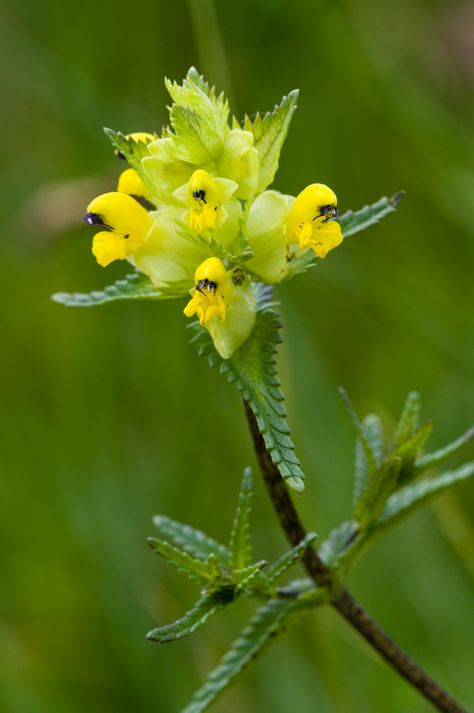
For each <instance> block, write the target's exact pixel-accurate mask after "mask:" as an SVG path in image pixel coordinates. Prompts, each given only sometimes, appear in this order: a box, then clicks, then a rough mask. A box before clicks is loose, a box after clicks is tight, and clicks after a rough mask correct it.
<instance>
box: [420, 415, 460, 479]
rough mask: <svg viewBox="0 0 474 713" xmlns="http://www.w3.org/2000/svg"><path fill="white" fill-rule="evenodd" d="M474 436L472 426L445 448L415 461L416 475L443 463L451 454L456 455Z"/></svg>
mask: <svg viewBox="0 0 474 713" xmlns="http://www.w3.org/2000/svg"><path fill="white" fill-rule="evenodd" d="M473 438H474V427H471V428H470V429H469V430H468V431H466V433H464V434H463V435H462V436H460V437H459V438H457V439H456V440H455V441H453V442H452V443H449V444H448V445H447V446H445V447H444V448H440V449H439V450H438V451H434V453H427V454H426V455H424V456H422V457H421V458H419V460H417V461H416V463H415V468H414V475H415V476H416V475H419V474H420V473H422V472H423V471H424V470H427V469H428V468H435V467H436V466H438V465H440V463H443V462H444V461H445V460H447V459H448V458H451V456H453V455H455V454H456V453H457V452H458V451H460V450H461V448H464V446H465V445H466V444H467V443H469V442H470V441H471V440H472V439H473Z"/></svg>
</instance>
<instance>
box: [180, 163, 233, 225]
mask: <svg viewBox="0 0 474 713" xmlns="http://www.w3.org/2000/svg"><path fill="white" fill-rule="evenodd" d="M237 188H238V185H237V183H235V181H230V180H229V179H227V178H213V177H212V176H211V175H210V174H209V173H208V172H207V171H205V170H204V169H202V168H198V170H197V171H194V173H193V174H192V176H191V178H190V179H189V181H188V183H187V184H186V185H184V186H181V188H178V190H176V191H175V192H174V196H175V197H176V198H177V199H178V200H180V201H181V202H182V203H185V204H186V205H188V206H189V207H190V211H189V213H188V214H187V221H188V223H189V225H190V227H191V228H192V229H193V230H195V231H196V233H199V234H202V233H204V232H205V231H206V230H217V229H218V228H220V226H221V225H222V224H223V223H224V222H225V220H226V219H227V216H228V213H227V211H226V209H225V208H224V206H223V204H224V203H225V202H226V201H228V200H229V198H230V197H231V196H232V195H233V194H234V193H235V191H236V190H237ZM235 203H237V201H236V200H235Z"/></svg>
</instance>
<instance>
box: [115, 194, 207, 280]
mask: <svg viewBox="0 0 474 713" xmlns="http://www.w3.org/2000/svg"><path fill="white" fill-rule="evenodd" d="M181 214H182V210H180V209H179V208H178V209H177V208H167V209H165V210H162V211H159V212H157V213H156V217H155V220H154V223H153V226H152V228H151V230H150V232H149V233H148V235H147V238H146V241H145V242H144V243H143V245H141V246H140V247H139V248H138V249H137V250H136V251H135V252H134V254H133V256H131V257H130V258H129V261H130V262H131V263H132V264H133V265H135V267H137V268H138V269H139V270H140V271H141V272H143V273H144V274H145V275H147V276H148V277H149V278H150V280H151V281H152V282H153V283H154V284H155V285H158V286H159V285H161V284H162V283H166V284H172V283H174V282H180V283H186V284H187V286H188V287H187V289H188V290H189V289H191V287H192V286H193V284H194V272H195V270H196V267H197V266H198V265H199V264H200V263H201V262H203V261H204V260H205V259H206V258H208V257H209V256H210V250H209V248H207V247H206V245H205V244H204V243H201V244H200V245H198V244H196V243H193V242H192V241H190V240H187V239H186V238H185V237H183V236H182V235H181V234H180V233H179V232H178V230H177V226H176V221H177V220H179V217H180V216H181ZM183 294H184V293H183Z"/></svg>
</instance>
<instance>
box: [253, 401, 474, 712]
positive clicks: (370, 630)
mask: <svg viewBox="0 0 474 713" xmlns="http://www.w3.org/2000/svg"><path fill="white" fill-rule="evenodd" d="M244 405H245V412H246V415H247V421H248V425H249V428H250V433H251V436H252V440H253V445H254V449H255V453H256V456H257V460H258V463H259V465H260V470H261V471H262V475H263V479H264V481H265V485H266V486H267V490H268V493H269V495H270V499H271V501H272V503H273V507H274V509H275V512H276V515H277V517H278V519H279V521H280V525H281V527H282V529H283V530H284V532H285V534H286V536H287V538H288V540H289V541H290V543H291V544H292V545H297V544H298V543H299V542H301V540H302V539H303V537H304V536H305V535H306V530H305V528H304V527H303V524H302V522H301V520H300V518H299V515H298V513H297V511H296V508H295V506H294V504H293V501H292V499H291V497H290V494H289V492H288V489H287V487H286V484H285V483H284V481H283V478H282V477H281V475H280V473H279V471H278V469H277V468H276V466H275V465H274V464H273V461H272V459H271V457H270V454H269V453H268V451H267V449H266V446H265V442H264V440H263V436H262V434H261V433H260V430H259V428H258V425H257V421H256V419H255V416H254V415H253V412H252V410H251V408H250V406H249V405H248V403H247V402H246V401H245V400H244ZM302 561H303V564H304V566H305V569H306V571H307V572H308V574H309V576H310V577H311V578H312V579H313V581H314V582H315V583H316V584H318V585H320V586H327V587H329V588H331V586H332V585H334V582H333V576H332V572H331V570H330V569H329V567H327V566H326V565H325V564H324V562H323V561H322V560H321V558H320V557H319V555H318V553H317V552H316V550H314V549H313V548H312V547H310V548H308V549H307V550H306V552H305V554H304V557H303V559H302ZM331 604H332V606H333V607H334V608H335V609H336V611H338V612H339V614H341V616H343V617H344V619H345V620H346V621H347V622H349V624H351V625H352V626H353V627H354V628H355V629H357V631H358V632H359V634H361V635H362V636H363V637H364V639H365V640H366V641H367V642H368V643H369V644H370V646H372V648H374V649H375V650H376V651H377V652H378V653H379V655H380V656H382V658H384V659H385V661H387V663H388V664H389V665H390V666H392V668H394V669H395V670H396V671H398V673H399V674H400V675H401V676H403V678H404V679H405V680H406V681H408V682H409V683H411V684H412V686H414V687H415V688H417V689H418V690H419V691H420V693H421V694H422V695H423V696H424V697H425V698H427V699H428V700H429V701H431V703H433V705H434V706H435V707H436V708H437V709H438V710H440V711H443V712H444V713H467V711H466V710H465V709H464V708H462V706H460V705H459V703H457V701H455V700H454V698H452V697H451V696H450V695H449V694H448V693H447V692H446V691H445V690H443V689H442V688H441V686H439V685H438V684H437V683H436V681H434V680H433V679H432V678H431V677H430V676H429V675H428V674H427V673H426V672H425V671H424V670H423V669H422V668H421V666H419V665H418V664H417V663H416V662H415V661H414V660H413V659H412V658H411V657H410V656H408V654H407V653H405V651H403V649H402V648H401V647H400V646H398V644H397V643H395V641H393V639H391V638H390V637H389V636H388V634H387V633H386V632H385V631H384V630H383V629H382V628H381V627H380V626H379V625H378V624H377V623H376V622H375V621H374V620H373V619H371V618H370V616H369V615H368V614H367V613H366V612H365V611H364V610H363V609H362V607H361V606H360V605H359V604H358V603H357V602H356V600H355V599H354V598H353V597H352V595H351V594H350V593H349V592H348V591H347V589H343V588H340V589H338V590H337V591H336V592H335V593H334V596H333V599H332V601H331Z"/></svg>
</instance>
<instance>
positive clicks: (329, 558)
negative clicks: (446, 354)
mask: <svg viewBox="0 0 474 713" xmlns="http://www.w3.org/2000/svg"><path fill="white" fill-rule="evenodd" d="M341 395H342V398H343V400H344V402H345V405H346V408H347V410H348V412H349V415H350V417H351V420H352V423H353V425H354V427H355V430H356V434H357V442H356V451H355V475H354V498H353V516H354V519H352V520H348V521H346V522H343V523H342V524H341V525H340V526H339V527H338V528H336V529H335V530H333V532H332V533H331V534H330V536H329V538H328V539H327V540H326V541H325V542H323V544H322V545H321V548H320V551H319V554H320V556H321V558H322V559H323V560H324V562H325V563H326V564H327V565H329V566H331V567H333V568H338V567H342V566H343V567H347V566H348V565H349V564H350V563H352V562H353V561H354V559H355V557H356V556H360V554H361V552H362V551H363V550H365V549H366V548H367V547H368V545H369V544H371V543H372V542H373V541H375V539H378V538H379V537H380V536H382V535H383V534H385V533H386V532H387V531H388V530H390V529H391V528H393V527H394V526H396V525H397V524H398V523H399V522H400V521H401V520H403V519H404V518H406V517H408V516H409V515H410V514H412V513H413V512H414V511H415V510H417V509H419V508H421V507H422V506H424V505H426V504H427V503H428V502H429V501H430V500H431V499H433V498H434V497H435V496H436V495H438V494H441V493H442V492H444V491H445V490H448V489H450V488H452V487H454V486H455V485H457V484H458V483H461V482H463V481H464V480H467V479H468V478H469V477H471V476H472V475H473V474H474V462H470V463H467V464H465V465H463V466H461V467H459V468H457V469H455V470H451V471H447V472H445V473H441V474H440V475H436V476H434V477H431V478H426V479H424V480H420V481H418V482H413V481H414V480H415V479H417V478H418V477H419V476H420V475H421V474H422V473H423V472H424V471H426V470H427V469H429V468H433V467H436V466H438V465H440V464H441V463H443V462H444V461H445V460H446V459H447V458H449V457H451V456H452V455H455V454H456V453H457V452H458V451H460V450H461V448H463V447H464V446H465V445H466V444H467V443H469V441H470V440H472V438H473V437H474V428H471V429H469V430H468V431H467V432H466V433H465V434H464V435H462V436H461V437H460V438H457V439H456V440H455V441H453V442H452V443H450V444H449V445H447V446H445V447H444V448H442V449H440V450H438V451H435V452H434V453H429V454H427V455H420V451H421V449H422V447H423V446H424V444H425V442H426V440H427V439H428V436H429V435H430V433H431V424H430V423H426V424H424V425H421V426H420V411H421V403H420V397H419V394H418V393H416V392H411V393H410V394H409V395H408V397H407V399H406V401H405V405H404V407H403V410H402V414H401V416H400V419H399V421H398V424H397V427H396V430H395V435H394V439H393V443H392V444H387V443H385V439H384V435H383V428H382V424H381V421H380V419H379V418H378V417H377V416H375V415H374V414H369V415H368V416H366V417H365V419H364V420H363V421H362V422H361V421H360V420H359V417H358V416H357V414H356V413H355V411H354V408H353V406H352V404H351V403H350V401H349V399H348V397H347V394H346V393H345V392H344V391H343V390H342V391H341Z"/></svg>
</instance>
